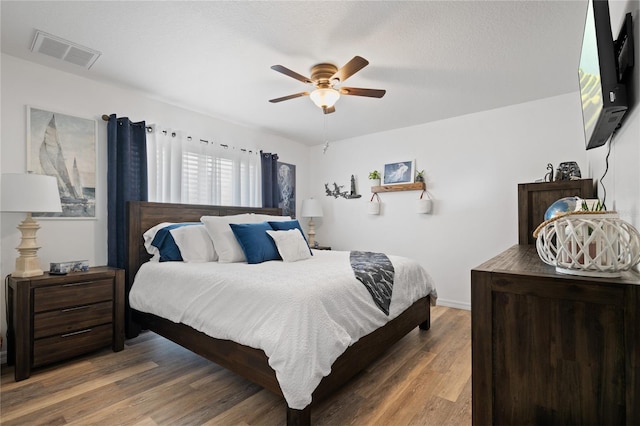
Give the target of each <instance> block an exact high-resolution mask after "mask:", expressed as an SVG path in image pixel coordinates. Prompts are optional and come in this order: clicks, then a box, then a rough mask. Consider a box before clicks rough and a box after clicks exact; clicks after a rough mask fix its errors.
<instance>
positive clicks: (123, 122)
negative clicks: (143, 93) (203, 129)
mask: <svg viewBox="0 0 640 426" xmlns="http://www.w3.org/2000/svg"><path fill="white" fill-rule="evenodd" d="M107 150H108V166H107V213H108V224H107V234H108V236H107V244H108V261H107V263H108V265H109V266H114V267H116V268H123V269H124V268H126V266H127V265H126V254H127V248H128V244H127V202H128V201H147V196H148V195H147V194H148V188H147V135H146V129H145V123H144V121H141V122H139V123H132V122H131V120H129V119H128V118H126V117H121V118H117V117H116V115H115V114H111V115H110V116H109V123H108V124H107Z"/></svg>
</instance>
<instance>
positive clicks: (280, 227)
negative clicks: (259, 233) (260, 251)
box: [267, 220, 313, 256]
mask: <svg viewBox="0 0 640 426" xmlns="http://www.w3.org/2000/svg"><path fill="white" fill-rule="evenodd" d="M267 223H269V225H270V226H271V227H272V228H273V230H274V231H288V230H289V229H299V230H300V233H301V234H302V238H304V240H305V241H306V243H307V245H309V241H307V237H305V236H304V232H303V231H302V227H301V226H300V222H298V221H297V220H284V221H281V222H267ZM309 253H311V255H312V256H313V252H312V251H311V249H309Z"/></svg>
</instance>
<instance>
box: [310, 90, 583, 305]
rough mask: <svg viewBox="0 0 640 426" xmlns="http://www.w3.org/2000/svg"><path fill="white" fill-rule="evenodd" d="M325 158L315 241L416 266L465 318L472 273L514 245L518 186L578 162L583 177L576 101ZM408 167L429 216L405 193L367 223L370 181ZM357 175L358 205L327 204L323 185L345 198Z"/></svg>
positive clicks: (316, 152)
mask: <svg viewBox="0 0 640 426" xmlns="http://www.w3.org/2000/svg"><path fill="white" fill-rule="evenodd" d="M322 149H323V147H322V146H320V145H319V146H316V147H313V149H312V150H311V154H310V156H311V157H310V159H311V161H310V165H311V176H312V179H311V181H310V182H311V184H312V187H311V188H310V190H309V192H310V194H311V195H313V196H314V197H315V198H318V199H320V201H321V202H322V205H323V209H324V217H323V218H322V219H320V220H317V221H316V223H317V225H316V239H317V240H318V241H319V242H320V243H321V244H324V245H331V246H332V247H334V248H335V249H339V250H352V249H354V250H372V251H382V252H386V253H389V254H397V255H403V256H408V257H412V258H415V259H416V260H418V261H419V262H420V263H421V264H422V265H423V266H424V267H425V268H426V269H427V271H429V272H430V273H431V274H432V276H433V278H434V280H435V282H436V285H437V289H438V293H439V297H440V300H439V302H440V303H441V304H443V305H449V306H454V307H463V308H469V307H470V270H471V269H472V268H473V267H475V266H477V265H479V264H480V263H482V262H483V261H485V260H488V259H489V258H491V257H493V256H494V255H496V254H498V253H500V252H501V251H502V250H504V249H506V248H508V247H510V246H511V245H513V244H517V242H518V225H517V211H518V207H517V184H518V183H525V182H533V181H535V180H536V179H539V178H542V177H543V176H544V174H545V173H546V166H547V163H553V165H554V167H557V165H558V163H560V162H562V161H577V162H578V165H579V166H580V168H581V170H583V171H584V170H586V167H585V166H586V154H585V150H584V136H583V134H582V116H581V112H580V103H579V93H578V92H576V93H573V94H568V95H563V96H558V97H554V98H549V99H545V100H541V101H536V102H530V103H526V104H520V105H516V106H512V107H508V108H501V109H496V110H492V111H485V112H481V113H477V114H471V115H467V116H462V117H457V118H453V119H449V120H443V121H439V122H435V123H429V124H424V125H420V126H415V127H410V128H405V129H399V130H394V131H390V132H385V133H378V134H373V135H368V136H362V137H358V138H353V139H349V140H344V141H340V142H336V143H334V144H330V146H329V149H328V150H327V152H326V154H323V153H322ZM407 159H415V160H416V164H417V169H418V170H420V169H425V172H426V179H427V187H428V190H429V193H430V194H431V196H432V197H433V199H434V212H433V214H431V215H421V214H417V213H416V212H415V205H416V200H417V199H418V198H419V196H420V192H418V191H407V192H386V193H381V194H379V195H380V198H381V199H382V202H383V206H382V213H381V215H379V216H372V215H368V214H367V202H368V201H369V197H370V195H371V194H370V190H369V183H368V181H367V175H368V172H369V171H371V170H373V169H378V170H382V166H383V164H384V163H388V162H394V161H402V160H407ZM351 174H354V175H355V176H356V178H357V181H358V187H359V189H358V192H359V193H361V194H362V198H359V199H349V200H347V199H343V198H338V199H335V198H333V197H327V196H325V191H324V183H329V184H331V185H332V184H333V182H336V183H338V184H339V185H345V188H347V189H348V188H349V178H350V176H351ZM583 177H588V176H587V175H586V174H584V173H583Z"/></svg>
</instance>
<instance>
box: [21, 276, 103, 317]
mask: <svg viewBox="0 0 640 426" xmlns="http://www.w3.org/2000/svg"><path fill="white" fill-rule="evenodd" d="M106 300H113V279H104V280H96V281H79V282H74V283H68V284H62V285H56V286H49V287H40V288H35V289H34V290H33V311H34V312H43V311H51V310H55V309H61V308H68V307H73V306H81V305H88V304H91V303H96V302H103V301H106Z"/></svg>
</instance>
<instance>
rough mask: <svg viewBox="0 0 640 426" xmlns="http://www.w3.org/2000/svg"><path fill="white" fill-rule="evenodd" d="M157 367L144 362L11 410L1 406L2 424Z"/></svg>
mask: <svg viewBox="0 0 640 426" xmlns="http://www.w3.org/2000/svg"><path fill="white" fill-rule="evenodd" d="M157 366H158V365H157V364H156V363H155V362H152V361H146V362H143V363H140V364H139V365H137V366H135V367H131V368H126V369H123V370H121V371H118V372H116V373H113V374H109V375H107V376H104V377H101V378H98V379H95V380H91V381H89V382H85V383H83V384H80V385H77V386H73V387H72V388H70V389H65V390H61V391H58V392H56V393H53V394H49V395H42V396H40V397H37V398H32V399H31V400H30V401H29V403H28V404H23V405H20V406H15V407H11V408H13V409H11V408H10V409H9V410H6V409H5V408H4V405H3V409H2V422H3V423H4V422H7V421H9V420H14V419H18V418H19V417H22V416H25V415H27V414H29V413H31V412H33V411H36V410H39V409H41V408H45V407H47V406H49V405H52V404H55V403H57V402H60V401H64V400H67V399H70V398H72V397H74V396H76V395H81V394H83V393H87V392H91V391H96V390H98V389H99V388H101V387H102V386H105V385H107V384H109V383H113V382H115V381H117V380H121V379H123V378H125V377H128V376H131V375H133V374H136V373H138V372H141V371H145V370H148V369H151V368H155V367H157ZM3 400H4V398H3ZM7 411H8V412H7Z"/></svg>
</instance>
